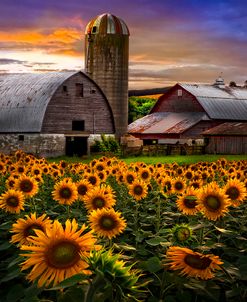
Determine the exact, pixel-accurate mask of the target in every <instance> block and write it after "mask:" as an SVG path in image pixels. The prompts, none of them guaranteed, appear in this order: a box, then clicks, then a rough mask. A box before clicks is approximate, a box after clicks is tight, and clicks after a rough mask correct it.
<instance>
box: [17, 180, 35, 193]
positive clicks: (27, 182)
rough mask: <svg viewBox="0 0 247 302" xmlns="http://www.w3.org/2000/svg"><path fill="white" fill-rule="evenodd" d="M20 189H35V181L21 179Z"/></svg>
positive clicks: (26, 191) (26, 190)
mask: <svg viewBox="0 0 247 302" xmlns="http://www.w3.org/2000/svg"><path fill="white" fill-rule="evenodd" d="M20 189H21V191H23V192H25V193H28V192H31V191H32V189H33V183H32V182H31V181H30V180H28V179H25V180H23V181H21V183H20Z"/></svg>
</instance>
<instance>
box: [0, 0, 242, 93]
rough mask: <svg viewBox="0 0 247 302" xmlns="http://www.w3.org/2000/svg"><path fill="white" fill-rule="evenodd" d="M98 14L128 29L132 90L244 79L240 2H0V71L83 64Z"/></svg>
mask: <svg viewBox="0 0 247 302" xmlns="http://www.w3.org/2000/svg"><path fill="white" fill-rule="evenodd" d="M102 13H112V14H114V15H116V16H118V17H120V18H121V19H123V20H124V21H125V23H126V24H127V25H128V27H129V30H130V34H131V36H130V78H129V80H130V82H129V84H130V85H129V86H130V88H131V89H133V88H135V89H138V88H154V87H164V86H167V85H171V84H174V83H176V82H188V83H189V82H192V83H194V82H196V83H200V82H201V83H213V82H214V80H215V79H216V78H217V77H218V76H219V75H220V74H221V73H222V75H223V78H224V79H225V82H226V83H227V84H228V83H229V82H230V81H235V82H237V83H238V84H239V85H242V84H243V83H244V81H245V80H247V7H246V1H244V0H241V1H240V0H225V1H223V0H204V1H201V0H152V1H151V0H124V1H123V0H107V1H106V0H105V1H104V0H0V72H1V73H6V72H40V71H46V70H50V71H54V70H56V71H57V70H81V69H84V38H85V36H84V31H85V27H86V25H87V23H88V22H89V21H90V20H91V19H92V18H94V17H95V16H97V15H100V14H102Z"/></svg>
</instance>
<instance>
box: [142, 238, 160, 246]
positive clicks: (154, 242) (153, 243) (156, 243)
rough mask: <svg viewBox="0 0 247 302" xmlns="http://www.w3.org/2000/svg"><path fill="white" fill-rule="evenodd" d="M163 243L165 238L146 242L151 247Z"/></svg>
mask: <svg viewBox="0 0 247 302" xmlns="http://www.w3.org/2000/svg"><path fill="white" fill-rule="evenodd" d="M162 241H163V238H161V237H155V238H151V239H148V240H146V243H147V244H149V245H152V246H156V245H159V244H160V243H161V242H162Z"/></svg>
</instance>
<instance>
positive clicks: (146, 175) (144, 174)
mask: <svg viewBox="0 0 247 302" xmlns="http://www.w3.org/2000/svg"><path fill="white" fill-rule="evenodd" d="M148 177H149V174H148V172H146V171H145V172H142V178H143V179H147V178H148Z"/></svg>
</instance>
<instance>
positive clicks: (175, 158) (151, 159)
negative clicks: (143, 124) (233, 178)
mask: <svg viewBox="0 0 247 302" xmlns="http://www.w3.org/2000/svg"><path fill="white" fill-rule="evenodd" d="M101 156H102V155H97V156H90V157H83V158H81V157H68V156H61V157H56V158H50V159H48V161H49V162H59V161H60V160H65V161H67V162H70V163H78V162H82V163H89V162H90V161H91V160H93V159H94V158H100V157H101ZM222 157H224V158H226V159H228V160H241V159H245V160H247V154H246V155H213V154H208V155H167V156H135V157H126V158H120V159H121V160H123V161H125V162H126V163H127V164H129V163H132V162H144V163H147V164H157V163H174V162H176V163H178V164H193V163H197V162H199V161H207V162H211V161H215V160H217V159H219V158H222Z"/></svg>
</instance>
